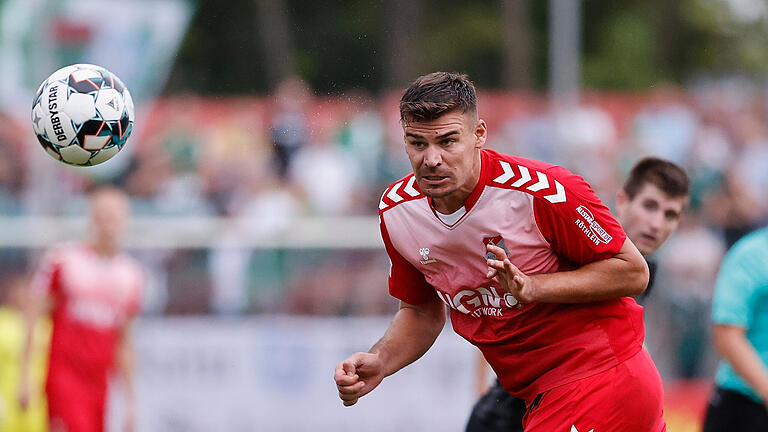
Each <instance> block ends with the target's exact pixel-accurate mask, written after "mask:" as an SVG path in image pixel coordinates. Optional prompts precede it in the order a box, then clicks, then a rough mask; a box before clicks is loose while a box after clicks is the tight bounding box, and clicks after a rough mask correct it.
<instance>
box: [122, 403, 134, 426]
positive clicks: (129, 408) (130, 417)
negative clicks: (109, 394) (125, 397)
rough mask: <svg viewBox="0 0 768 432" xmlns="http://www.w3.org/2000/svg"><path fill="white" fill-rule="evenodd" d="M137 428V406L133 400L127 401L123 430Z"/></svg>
mask: <svg viewBox="0 0 768 432" xmlns="http://www.w3.org/2000/svg"><path fill="white" fill-rule="evenodd" d="M135 430H136V408H135V404H134V403H133V402H128V403H126V408H125V414H124V417H123V432H134V431H135Z"/></svg>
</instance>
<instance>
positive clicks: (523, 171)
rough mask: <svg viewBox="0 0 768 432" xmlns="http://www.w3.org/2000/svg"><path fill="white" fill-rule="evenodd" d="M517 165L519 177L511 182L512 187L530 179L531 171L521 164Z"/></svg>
mask: <svg viewBox="0 0 768 432" xmlns="http://www.w3.org/2000/svg"><path fill="white" fill-rule="evenodd" d="M517 167H518V168H520V178H519V179H517V181H516V182H514V183H512V187H520V186H522V185H524V184H526V183H528V182H529V181H530V180H531V173H530V172H529V171H528V168H526V167H524V166H522V165H518V166H517Z"/></svg>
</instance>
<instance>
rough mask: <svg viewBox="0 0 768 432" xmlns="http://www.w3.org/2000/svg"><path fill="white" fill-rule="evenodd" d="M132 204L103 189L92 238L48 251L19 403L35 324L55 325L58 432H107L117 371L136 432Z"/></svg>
mask: <svg viewBox="0 0 768 432" xmlns="http://www.w3.org/2000/svg"><path fill="white" fill-rule="evenodd" d="M129 205H130V204H129V201H128V197H127V196H126V195H125V194H124V193H123V192H122V191H120V190H118V189H115V188H112V187H102V188H99V189H97V190H95V191H94V192H93V193H92V194H91V196H90V224H89V232H90V233H91V234H92V238H90V239H89V240H88V241H85V242H83V243H78V244H68V245H63V246H60V247H57V248H54V249H52V250H50V251H48V252H47V253H46V254H45V256H44V257H43V259H42V262H41V263H40V265H39V267H38V268H37V270H36V272H35V274H34V276H33V279H32V282H31V287H30V291H31V293H32V295H33V296H34V298H35V300H36V301H34V302H31V303H30V306H29V308H28V310H27V323H28V324H27V337H26V346H25V350H24V360H23V362H22V384H23V385H22V391H21V396H20V402H21V404H22V406H24V405H26V404H27V401H28V397H29V381H28V380H29V372H28V371H27V370H25V369H26V365H27V364H28V358H29V353H30V346H31V342H30V341H31V340H32V337H33V324H34V323H35V322H36V321H37V320H38V318H40V317H41V316H44V315H50V316H51V320H52V325H53V329H52V335H51V346H50V356H49V365H48V376H47V380H46V387H45V389H46V394H47V397H48V413H49V424H50V428H51V432H58V431H66V432H101V431H104V430H105V427H104V423H105V409H106V398H107V393H108V389H107V382H108V378H109V375H110V372H111V371H112V370H113V369H114V368H116V369H117V372H118V374H119V375H120V378H121V379H122V388H123V391H124V393H125V399H126V402H127V407H126V416H125V419H124V420H125V425H124V426H125V430H126V431H130V430H133V429H134V421H135V420H134V406H135V403H134V391H133V386H132V383H133V353H132V344H131V339H130V325H131V322H132V320H133V317H134V315H136V313H137V312H138V310H139V304H140V298H141V291H142V289H143V284H144V276H143V273H142V271H141V269H140V267H139V265H138V263H137V262H136V261H134V260H133V259H132V258H131V257H129V256H128V255H126V254H125V253H123V252H121V251H120V249H119V241H120V237H121V235H122V233H123V231H124V228H125V225H126V223H127V221H128V217H129Z"/></svg>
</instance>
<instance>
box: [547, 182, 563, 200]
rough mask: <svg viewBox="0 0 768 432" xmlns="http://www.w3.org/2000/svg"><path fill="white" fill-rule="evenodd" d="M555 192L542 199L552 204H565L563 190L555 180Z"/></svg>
mask: <svg viewBox="0 0 768 432" xmlns="http://www.w3.org/2000/svg"><path fill="white" fill-rule="evenodd" d="M555 190H556V192H555V193H553V194H552V195H545V196H544V198H545V199H546V200H548V201H549V202H551V203H552V204H557V203H561V202H565V201H566V197H565V188H564V187H563V185H561V184H560V182H559V181H557V180H555Z"/></svg>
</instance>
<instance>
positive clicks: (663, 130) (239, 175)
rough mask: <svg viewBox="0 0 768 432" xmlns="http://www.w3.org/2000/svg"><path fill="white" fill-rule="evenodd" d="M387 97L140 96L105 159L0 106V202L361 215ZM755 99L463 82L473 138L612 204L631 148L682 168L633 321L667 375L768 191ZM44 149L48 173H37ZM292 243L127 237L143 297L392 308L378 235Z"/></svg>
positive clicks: (269, 222) (375, 185) (67, 210)
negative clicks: (103, 202)
mask: <svg viewBox="0 0 768 432" xmlns="http://www.w3.org/2000/svg"><path fill="white" fill-rule="evenodd" d="M397 97H398V95H397V94H391V95H380V96H373V95H370V94H368V93H365V92H363V91H358V92H350V93H347V94H345V95H342V96H320V95H316V94H313V92H312V90H311V89H310V88H308V87H307V85H306V84H305V83H304V82H303V81H301V80H300V79H298V78H291V79H288V80H286V81H285V82H283V83H282V84H281V85H280V86H279V88H278V89H277V90H276V91H275V93H274V94H273V95H271V96H270V97H264V98H248V97H237V98H235V97H232V98H211V97H208V98H202V97H199V96H194V95H178V96H172V97H168V98H165V99H161V100H157V101H154V102H153V103H152V104H151V105H147V106H144V107H143V108H141V107H140V109H139V116H138V119H137V124H136V127H135V131H134V136H132V137H131V138H130V139H129V141H128V145H127V146H126V149H125V150H123V152H124V153H125V154H121V155H119V156H118V157H116V158H115V159H114V160H113V161H110V162H109V163H108V164H105V165H110V164H111V165H112V166H110V167H107V168H108V169H106V170H101V169H91V168H86V169H82V168H69V167H64V166H61V167H59V166H58V165H59V164H53V162H52V161H50V160H44V161H40V160H38V159H40V158H46V157H47V156H45V155H44V152H42V151H40V149H39V148H38V147H37V144H36V142H35V140H34V137H33V135H32V130H31V126H30V127H27V126H28V125H26V124H20V122H18V121H14V120H13V119H12V118H11V117H10V116H8V115H0V148H1V149H2V154H3V155H4V157H3V158H0V213H1V214H2V215H3V216H23V215H36V214H43V215H51V216H67V215H72V214H77V213H78V212H81V211H82V208H80V207H78V205H79V204H78V203H82V201H83V200H82V196H83V192H84V191H85V190H87V189H88V187H89V186H90V185H92V184H93V183H97V182H103V181H104V180H105V178H106V179H108V180H109V181H111V182H113V183H115V184H117V185H119V186H121V187H123V188H125V190H126V191H128V193H129V194H130V196H131V198H132V207H133V212H134V215H137V216H144V217H158V218H171V217H174V216H201V217H226V218H232V219H238V220H244V221H248V222H249V225H248V226H249V230H248V231H247V235H257V236H258V235H260V233H268V232H279V231H281V230H290V228H291V224H292V221H295V220H297V219H299V218H302V217H313V216H335V217H344V216H371V217H375V215H376V212H377V209H378V200H379V197H380V194H381V192H382V191H383V189H384V188H385V187H386V186H387V185H388V184H390V183H391V182H393V181H394V180H396V179H398V178H400V177H402V176H404V175H406V174H407V173H408V172H410V166H409V163H408V160H407V158H406V156H405V153H404V151H403V147H402V142H403V141H402V129H401V127H400V124H399V121H398V120H399V114H398V106H397ZM766 101H768V99H766V94H765V92H764V90H762V89H756V88H754V87H751V86H749V85H745V84H738V83H736V84H734V83H717V84H713V83H708V84H707V85H701V86H692V87H691V88H688V89H685V90H681V89H673V88H661V87H660V88H654V89H651V90H649V91H647V92H644V93H640V94H611V93H594V94H593V93H589V92H587V93H585V94H583V95H582V97H581V102H580V103H579V104H576V105H573V104H562V105H558V104H553V103H552V102H551V101H549V100H547V99H546V98H545V97H543V96H540V95H532V94H502V93H495V92H481V94H480V98H479V107H480V115H481V117H483V118H485V119H486V121H487V122H488V124H489V128H490V138H489V142H488V147H490V148H493V149H495V150H498V151H501V152H505V153H510V154H516V155H520V156H525V157H531V158H535V159H540V160H544V161H548V162H552V163H555V164H560V165H563V166H565V167H567V168H568V169H570V170H571V171H573V172H575V173H577V174H580V175H582V176H583V177H584V178H585V179H586V180H587V181H588V182H589V183H590V184H591V185H592V186H593V188H594V189H595V190H596V192H597V193H598V195H599V196H600V197H601V198H602V199H603V201H604V202H606V204H608V205H609V206H611V207H612V206H613V203H614V197H615V194H616V191H617V190H618V188H619V186H620V185H621V184H622V182H623V180H624V178H625V177H626V175H627V172H628V170H629V168H630V167H631V166H632V164H633V163H634V162H635V161H636V160H637V159H639V158H640V157H642V156H645V155H651V154H653V155H657V156H660V157H663V158H666V159H669V160H672V161H674V162H676V163H678V164H680V165H681V166H683V167H684V168H685V169H686V170H687V172H688V173H689V175H690V177H691V180H692V195H691V204H690V209H689V211H688V212H687V214H686V215H685V217H684V220H683V223H682V225H681V228H680V230H679V232H678V233H677V234H675V235H673V237H672V239H671V240H670V241H669V242H668V245H667V246H665V247H664V248H663V249H662V250H661V251H660V252H659V253H658V254H657V257H656V259H657V260H658V261H659V267H660V275H659V279H658V284H659V288H658V289H657V290H656V291H655V292H654V296H655V298H653V299H651V306H650V307H649V308H648V311H647V314H648V316H649V317H652V318H653V320H652V321H651V322H650V324H649V329H648V332H649V337H654V338H656V341H657V344H658V346H659V347H661V348H663V349H667V350H670V349H671V350H679V353H678V355H677V356H676V360H675V362H676V363H675V364H674V365H667V367H669V368H674V369H675V370H676V371H677V373H679V374H681V375H683V376H697V375H699V374H701V372H702V371H701V368H702V367H706V362H707V360H706V358H707V355H708V354H707V352H708V351H707V350H708V348H707V347H706V345H708V342H707V341H708V335H707V331H708V326H709V323H708V318H707V317H708V310H709V307H710V304H711V295H712V287H713V283H714V277H715V274H716V271H717V269H718V266H719V263H720V260H721V259H722V256H723V254H724V252H725V251H726V250H727V249H728V247H729V246H730V245H732V244H733V243H734V242H735V241H736V240H737V239H738V238H740V237H741V236H742V235H744V234H745V233H748V232H750V231H752V230H754V229H755V228H757V227H760V226H762V225H764V224H765V223H766V221H768V201H766V200H765V199H761V198H764V197H765V191H766V190H768V105H767V104H766ZM31 159H34V160H37V162H34V161H31ZM54 165H56V167H55V169H56V170H57V171H56V174H55V177H54V178H53V179H51V175H50V174H45V173H47V172H48V171H50V170H51V169H53V168H50V167H52V166H54ZM41 166H44V167H47V168H43V169H41V168H40V167H41ZM41 173H43V174H41ZM46 175H48V177H47V178H48V180H46ZM51 188H55V189H56V190H54V191H53V192H51V190H50V189H51ZM41 190H42V191H46V190H47V193H48V195H45V196H46V197H47V199H45V200H42V199H40V196H41V194H43V193H44V192H41ZM300 246H301V245H291V244H286V245H285V247H284V248H280V249H275V250H271V249H263V250H247V249H244V248H238V247H230V246H228V244H227V241H226V239H225V238H223V239H222V241H221V242H218V243H216V244H212V245H211V246H210V247H209V248H206V249H173V248H169V249H167V250H142V251H137V255H138V256H139V258H140V259H141V260H142V262H143V263H144V264H145V266H146V267H147V269H148V272H149V274H150V282H151V283H150V285H151V290H150V291H149V292H148V295H147V299H146V305H145V313H148V314H184V313H224V314H243V313H296V314H317V315H359V314H366V315H368V314H373V315H375V314H387V313H390V312H391V311H393V310H394V309H395V308H396V303H395V302H394V300H392V299H391V298H390V297H389V296H388V294H387V284H386V271H387V268H388V264H387V258H386V255H385V254H384V252H383V250H349V251H335V250H323V249H322V248H315V249H307V248H303V247H300ZM26 252H27V251H14V250H8V249H0V265H2V266H3V271H4V272H9V271H13V270H12V269H16V270H18V269H19V268H20V264H19V262H20V261H23V262H25V263H26V265H27V266H30V265H32V261H33V259H31V258H29V259H26V261H24V259H22V258H19V256H20V255H24V254H25V253H26ZM30 256H34V254H30ZM21 267H23V265H21ZM670 328H674V329H676V331H672V332H670V331H667V330H669V329H670ZM661 348H660V349H661ZM702 358H704V359H705V360H702ZM660 367H664V365H663V364H662V365H660Z"/></svg>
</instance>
